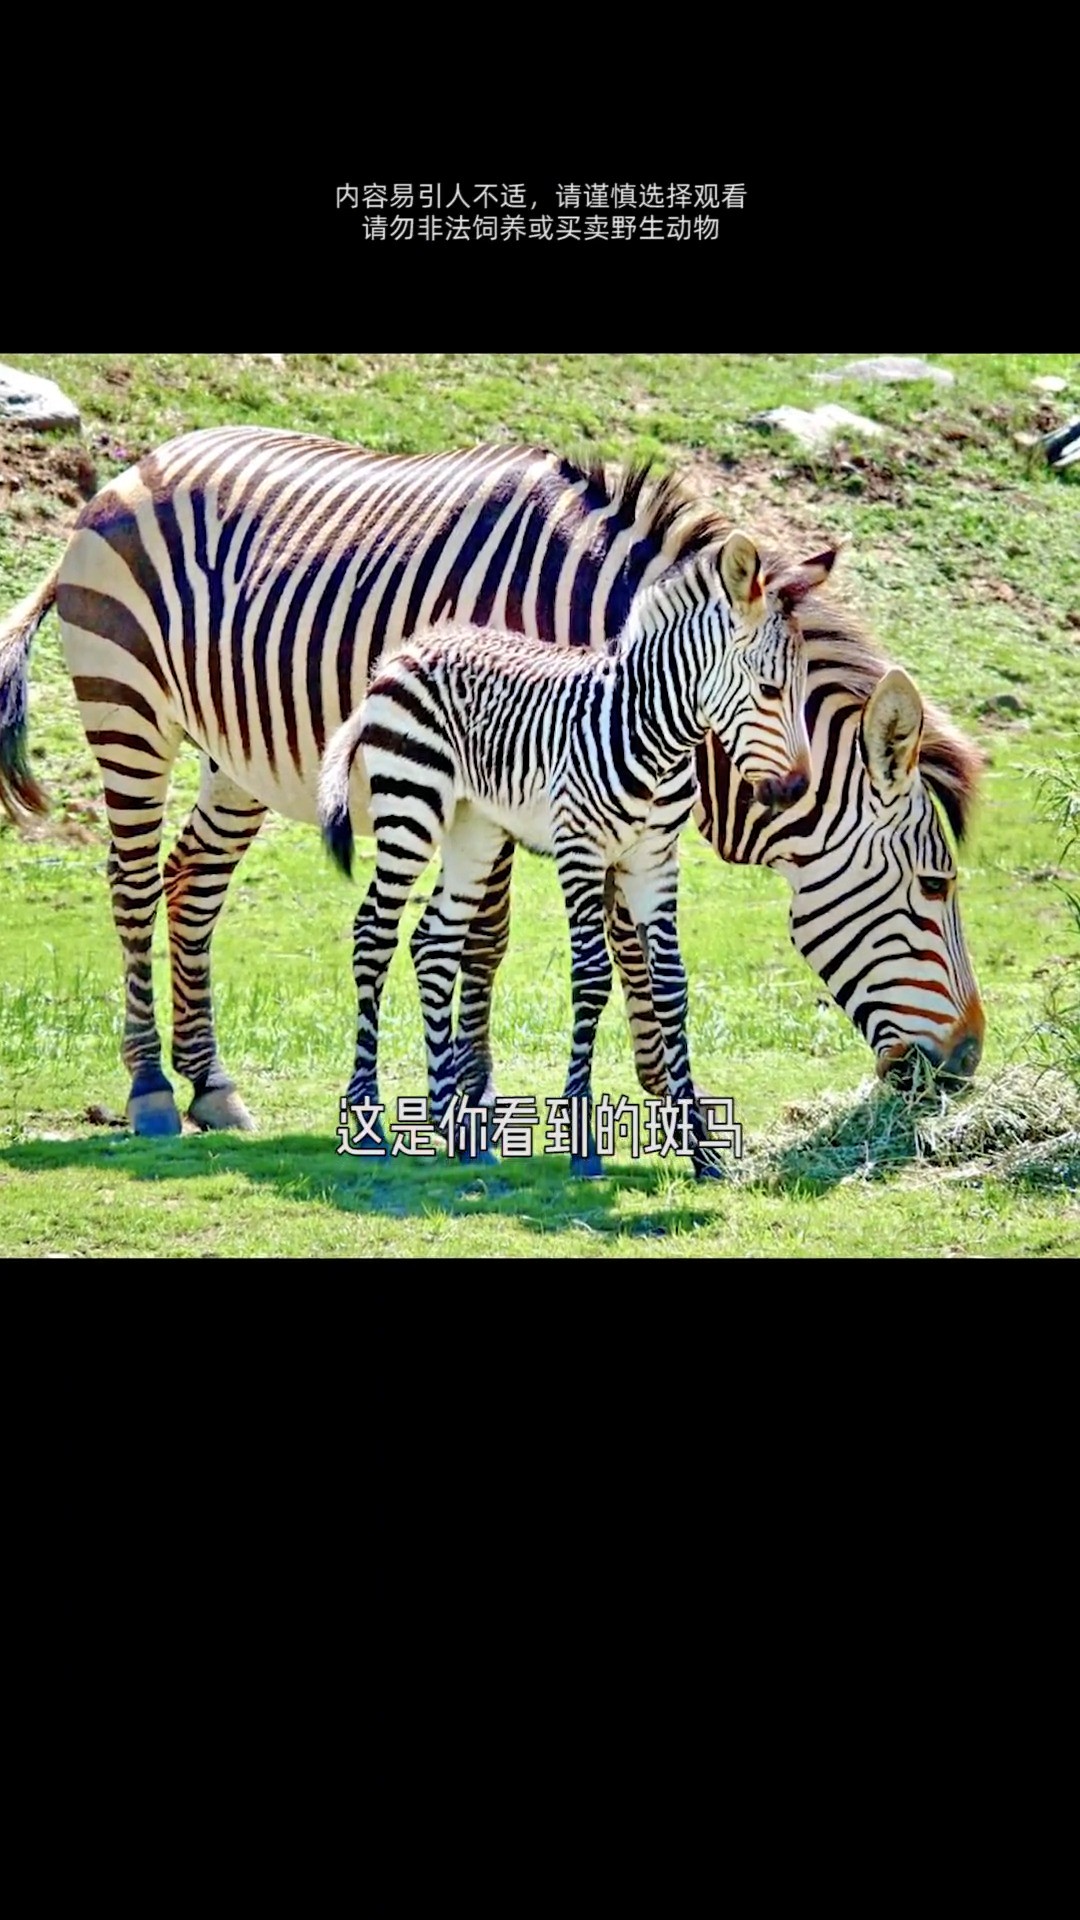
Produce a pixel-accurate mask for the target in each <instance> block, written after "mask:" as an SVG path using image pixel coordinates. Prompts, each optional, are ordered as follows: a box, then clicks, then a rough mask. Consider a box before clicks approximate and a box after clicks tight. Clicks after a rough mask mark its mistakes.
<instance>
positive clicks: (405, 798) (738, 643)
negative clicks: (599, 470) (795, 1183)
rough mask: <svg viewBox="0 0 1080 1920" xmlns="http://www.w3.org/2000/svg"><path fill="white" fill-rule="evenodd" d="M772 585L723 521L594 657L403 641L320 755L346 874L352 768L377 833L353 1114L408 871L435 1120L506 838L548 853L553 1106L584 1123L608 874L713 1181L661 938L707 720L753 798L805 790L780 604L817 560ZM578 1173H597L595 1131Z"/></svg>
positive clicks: (471, 636)
mask: <svg viewBox="0 0 1080 1920" xmlns="http://www.w3.org/2000/svg"><path fill="white" fill-rule="evenodd" d="M833 558H834V556H833V554H832V553H831V552H830V553H829V554H827V555H823V556H822V557H821V558H820V559H819V561H818V562H816V563H815V564H814V565H813V566H809V565H808V566H807V567H805V568H803V569H801V570H799V572H798V574H792V575H788V576H786V577H783V578H781V579H779V580H776V581H774V582H773V584H772V586H771V587H770V588H769V589H768V590H767V591H766V590H765V589H763V586H762V580H761V567H760V562H759V558H758V554H757V551H756V549H755V548H754V546H753V543H752V542H751V541H750V539H749V538H748V536H747V535H745V534H743V533H740V532H734V533H733V534H732V535H731V536H730V538H729V539H728V540H727V542H726V543H725V545H724V547H723V548H722V549H721V552H720V555H719V562H718V565H717V566H716V567H713V566H712V564H711V563H706V562H705V561H703V560H701V559H698V560H695V561H694V562H692V563H691V564H690V566H689V567H688V569H687V570H686V572H685V573H684V574H680V575H678V576H676V577H674V578H672V579H671V580H669V581H665V582H663V583H661V584H657V585H654V586H652V587H650V588H648V589H646V590H645V591H644V592H643V593H642V594H641V595H640V596H639V597H638V599H637V600H636V601H635V602H634V604H633V606H632V608H631V613H630V619H629V621H628V623H627V627H626V629H625V631H624V633H623V635H622V636H621V637H620V640H619V642H618V644H617V646H616V647H615V648H614V649H613V651H612V652H611V653H610V654H606V655H596V654H591V653H588V654H580V653H567V652H556V651H547V650H541V649H539V648H537V647H536V645H535V644H534V643H533V642H532V641H530V640H526V639H523V638H521V637H520V636H517V635H512V634H508V633H506V632H505V631H503V630H500V629H490V628H454V629H451V630H450V631H449V632H445V633H439V634H437V636H436V637H435V638H434V639H431V640H429V641H428V642H427V643H426V644H424V645H422V646H419V647H417V646H415V645H413V646H409V647H407V648H406V649H405V650H404V651H402V652H400V653H399V654H398V655H397V656H396V657H395V658H394V659H393V660H392V661H391V662H390V664H389V665H388V666H387V667H386V668H384V669H383V670H382V671H381V672H380V673H379V674H378V675H377V676H376V678H375V679H374V680H373V682H372V683H371V686H370V688H369V690H368V694H367V698H366V700H365V701H364V703H363V705H362V707H361V708H360V709H359V710H358V712H357V713H356V714H355V715H353V716H352V717H351V718H350V719H349V720H348V721H346V723H345V724H344V726H343V727H341V728H340V729H339V731H338V733H336V734H335V735H334V738H333V739H332V740H331V742H330V745H329V747H328V748H327V752H326V756H325V759H324V763H323V771H322V777H321V781H320V793H319V820H320V824H321V826H322V829H323V834H324V837H325V838H326V840H327V843H328V845H329V846H330V848H331V851H332V852H333V853H334V854H335V857H336V858H337V860H338V862H339V864H340V865H341V866H342V867H343V868H344V869H345V870H346V871H349V869H350V866H351V857H352V824H351V820H350V792H349V788H350V774H351V771H352V768H353V763H354V761H355V760H356V759H357V756H359V758H360V761H361V763H362V765H361V773H362V775H363V778H362V779H361V781H360V782H359V784H358V789H357V792H356V795H355V805H356V807H357V812H358V814H359V816H360V818H361V819H366V820H370V822H371V825H372V827H373V829H374V833H375V838H376V846H377V856H376V870H375V874H374V877H373V879H372V881H371V885H370V887H369V888H368V891H367V894H366V897H365V899H364V901H363V903H362V905H361V907H360V910H359V913H358V914H357V917H356V926H355V932H354V950H353V959H354V972H355V977H356V986H357V1000H358V1030H357V1049H356V1063H355V1068H354V1072H353V1077H352V1080H351V1082H350V1085H349V1089H348V1094H347V1099H348V1102H349V1103H350V1104H354V1105H355V1104H363V1105H376V1106H377V1105H378V1104H379V1096H378V1084H377V1056H378V1018H379V1002H380V998H381V994H382V989H383V984H384V982H385V979H386V974H387V971H388V969H389V965H390V961H391V959H392V957H393V953H394V951H395V948H396V945H397V935H398V925H399V922H400V918H401V914H402V912H403V911H404V908H405V905H406V903H407V901H408V898H409V894H410V893H411V890H412V887H413V884H414V882H415V881H416V879H417V877H418V876H419V874H420V873H421V872H422V871H423V869H424V867H425V866H426V865H427V863H428V861H429V860H430V858H431V856H432V854H433V853H434V851H435V850H436V848H438V847H441V849H442V872H441V875H440V879H439V884H438V887H437V889H436V892H435V894H434V896H433V898H432V900H431V901H430V903H429V905H428V908H427V910H426V912H425V914H424V916H423V918H422V919H421V921H420V923H419V925H418V927H417V929H416V932H415V934H414V936H413V940H412V955H413V962H414V965H415V968H416V974H417V980H418V983H419V987H420V997H421V1005H422V1008H423V1014H424V1028H425V1039H426V1043H427V1053H428V1071H429V1087H430V1099H431V1112H432V1116H433V1118H434V1120H435V1123H436V1125H437V1126H443V1127H445V1123H446V1115H447V1109H448V1107H449V1105H450V1102H451V1099H452V1097H453V1094H454V1091H455V1072H454V1049H453V1043H452V1019H451V1004H452V996H453V991H454V986H455V983H456V979H457V974H458V969H459V966H460V961H461V954H462V950H463V947H464V944H465V938H466V935H467V932H468V928H469V923H470V921H471V919H472V916H473V913H474V912H475V910H476V907H477V906H478V905H479V903H480V902H481V901H482V899H483V895H484V891H485V888H486V886H487V884H488V882H489V879H490V875H491V872H492V869H493V867H495V866H496V864H497V863H498V860H499V856H500V852H501V849H502V846H503V843H504V841H505V839H506V838H507V836H508V835H509V836H510V837H512V838H513V839H515V840H523V841H525V842H526V844H528V845H529V846H531V847H533V848H535V849H536V850H537V851H539V852H542V853H550V854H553V855H554V856H555V861H556V865H557V868H558V873H559V880H560V884H561V886H562V890H563V898H564V902H565V906H566V911H567V918H568V921H569V926H570V947H571V989H572V1001H573V1012H574V1031H573V1041H572V1048H571V1059H570V1068H569V1073H568V1077H567V1083H566V1098H567V1100H568V1101H574V1102H578V1101H580V1102H583V1103H584V1112H585V1114H586V1115H587V1116H588V1115H590V1114H591V1101H592V1089H591V1076H592V1057H593V1045H594V1041H595V1035H596V1027H597V1022H598V1021H599V1018H600V1015H601V1013H602V1012H603V1009H604V1007H605V1005H606V1003H607V999H608V996H609V994H610V991H611V980H612V974H611V963H610V960H609V958H608V953H607V946H606V942H605V937H604V877H605V874H606V873H607V871H608V870H609V869H611V868H617V870H618V873H619V876H620V884H621V887H622V892H623V897H624V899H625V900H626V902H627V905H628V908H629V912H630V916H631V920H632V923H633V926H634V928H635V930H636V932H637V936H638V938H639V940H640V942H641V946H642V949H643V951H644V952H645V954H646V955H647V965H648V977H649V988H650V994H651V1004H652V1008H653V1012H654V1015H655V1018H656V1021H657V1023H658V1025H659V1027H660V1030H661V1033H662V1036H663V1050H664V1078H665V1083H666V1088H667V1091H668V1096H669V1098H670V1099H671V1100H672V1101H675V1102H681V1101H683V1100H685V1101H686V1102H687V1103H688V1107H687V1111H688V1117H689V1121H690V1126H691V1128H692V1130H693V1137H694V1140H695V1146H694V1149H693V1155H692V1157H693V1160H694V1165H695V1168H696V1170H697V1171H698V1173H699V1174H702V1173H705V1172H706V1171H716V1170H717V1169H716V1165H715V1159H716V1156H715V1155H710V1152H709V1149H708V1148H707V1146H706V1145H705V1133H706V1130H707V1129H706V1125H705V1120H704V1116H703V1115H702V1114H701V1113H700V1111H699V1110H697V1109H696V1107H695V1105H694V1101H693V1085H692V1081H691V1078H690V1066H689V1055H688V1049H687V1039H686V1005H687V992H686V976H685V973H684V970H683V966H682V961H681V958H680V955H679V947H678V938H677V933H676V885H677V845H678V836H679V833H680V832H681V829H682V827H683V826H684V825H685V823H686V820H687V819H688V817H689V814H690V811H691V808H692V806H693V804H694V798H695V792H696V787H695V781H694V774H693V765H692V760H691V757H690V756H691V752H692V749H693V748H694V747H695V746H696V745H697V744H698V743H699V742H700V741H702V740H703V739H704V738H705V735H706V732H707V731H708V730H709V729H710V728H712V730H713V731H714V732H715V733H716V735H717V737H718V738H719V739H720V740H721V742H722V743H723V745H724V747H725V749H726V750H727V752H728V753H729V754H730V755H731V756H732V759H733V761H734V762H735V764H736V765H738V766H739V767H740V769H741V770H742V772H743V773H744V774H746V775H748V776H749V777H751V778H754V779H757V780H758V781H759V785H758V788H757V791H758V792H759V793H761V792H762V790H763V789H764V790H766V791H767V795H768V797H769V798H770V799H775V798H776V797H777V796H778V795H780V794H783V796H784V797H785V798H791V799H794V798H796V797H798V796H799V795H800V794H801V793H803V792H804V791H805V788H806V780H807V776H806V772H805V771H804V769H805V768H806V766H807V765H808V756H809V741H808V739H807V736H806V732H805V721H804V718H803V703H804V694H805V681H806V669H805V661H804V657H803V652H802V644H801V639H800V636H799V631H798V626H797V622H796V618H795V616H794V608H795V607H796V605H797V602H798V600H799V599H800V598H802V597H804V596H805V595H806V594H807V593H808V592H809V591H810V590H811V589H812V588H813V587H814V586H816V585H820V583H821V581H822V580H823V579H824V578H825V576H826V574H827V572H828V570H829V568H830V567H831V565H832V562H833ZM572 1164H573V1168H574V1171H576V1172H578V1173H585V1174H592V1173H598V1172H600V1171H601V1167H600V1163H599V1160H598V1159H597V1157H596V1154H595V1147H594V1145H593V1144H592V1141H591V1133H590V1144H589V1147H588V1150H587V1152H586V1153H585V1155H578V1156H572Z"/></svg>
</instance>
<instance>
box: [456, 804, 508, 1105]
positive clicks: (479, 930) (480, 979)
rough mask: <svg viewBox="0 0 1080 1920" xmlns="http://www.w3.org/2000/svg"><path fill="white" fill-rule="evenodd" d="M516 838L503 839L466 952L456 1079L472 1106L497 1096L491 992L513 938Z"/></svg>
mask: <svg viewBox="0 0 1080 1920" xmlns="http://www.w3.org/2000/svg"><path fill="white" fill-rule="evenodd" d="M513 862H514V842H513V841H512V840H504V842H503V844H502V847H501V848H500V850H499V857H498V859H497V860H496V862H495V865H494V867H493V868H492V871H491V874H490V875H489V878H488V883H487V886H486V888H485V889H484V897H483V899H482V900H481V902H480V904H479V906H478V907H477V909H476V912H475V914H474V916H473V918H472V920H471V922H470V924H469V930H468V933H467V934H466V936H465V947H464V951H463V953H462V956H461V992H460V994H459V996H458V1022H457V1039H456V1041H455V1043H454V1080H455V1082H456V1085H457V1089H458V1092H459V1093H460V1094H461V1096H462V1098H463V1099H464V1100H466V1101H467V1103H468V1104H469V1106H481V1105H485V1104H486V1105H488V1106H491V1105H492V1104H493V1103H494V1099H495V1085H494V1069H493V1066H492V1060H491V995H492V989H493V987H494V985H495V975H496V973H497V972H498V970H499V967H500V966H501V964H502V961H503V959H504V957H505V954H506V949H507V945H508V943H509V940H510V874H511V870H512V868H513Z"/></svg>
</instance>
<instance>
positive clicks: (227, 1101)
mask: <svg viewBox="0 0 1080 1920" xmlns="http://www.w3.org/2000/svg"><path fill="white" fill-rule="evenodd" d="M188 1115H189V1118H190V1119H192V1120H194V1122H195V1125H196V1126H197V1127H201V1128H202V1130H203V1132H204V1133H216V1132H218V1130H219V1129H220V1128H224V1127H236V1128H238V1129H239V1131H240V1132H241V1133H256V1132H257V1131H258V1128H257V1127H256V1124H255V1121H254V1120H253V1118H252V1116H251V1114H250V1113H249V1112H248V1110H247V1108H246V1107H245V1105H244V1103H243V1101H242V1100H241V1098H240V1095H239V1094H238V1093H237V1091H236V1089H235V1087H217V1088H214V1089H213V1090H211V1091H210V1092H208V1093H200V1094H196V1096H195V1099H194V1100H193V1101H192V1103H191V1105H190V1107H189V1108H188Z"/></svg>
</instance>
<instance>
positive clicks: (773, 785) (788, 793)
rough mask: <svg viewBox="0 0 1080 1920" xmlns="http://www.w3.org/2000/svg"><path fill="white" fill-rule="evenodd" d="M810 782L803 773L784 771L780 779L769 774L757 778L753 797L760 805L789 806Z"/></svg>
mask: <svg viewBox="0 0 1080 1920" xmlns="http://www.w3.org/2000/svg"><path fill="white" fill-rule="evenodd" d="M809 785H810V782H809V780H808V779H807V777H806V775H805V773H786V774H784V776H783V778H782V779H780V780H776V779H773V778H772V777H771V776H770V778H769V779H767V780H759V781H758V783H757V786H756V787H755V788H754V799H755V800H756V801H757V802H758V804H759V806H762V807H790V806H792V805H793V804H794V802H795V801H796V800H801V799H802V797H803V794H804V793H805V792H806V790H807V788H808V787H809Z"/></svg>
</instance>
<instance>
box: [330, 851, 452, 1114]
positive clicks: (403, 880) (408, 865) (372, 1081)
mask: <svg viewBox="0 0 1080 1920" xmlns="http://www.w3.org/2000/svg"><path fill="white" fill-rule="evenodd" d="M405 835H407V837H408V844H405V840H404V838H403V836H405ZM375 837H376V842H377V851H376V858H375V872H374V874H373V875H372V878H371V884H370V886H369V887H368V890H367V893H366V894H365V895H364V899H363V901H362V903H361V906H360V910H359V912H358V913H357V916H356V919H355V921H354V923H353V978H354V979H355V981H356V1009H357V1010H356V1058H355V1061H354V1064H353V1072H352V1079H351V1080H350V1081H349V1086H348V1090H347V1092H346V1095H345V1099H346V1102H347V1104H348V1106H349V1107H350V1108H352V1107H363V1108H364V1109H365V1110H367V1111H368V1113H369V1114H370V1113H371V1112H372V1110H376V1112H378V1111H381V1106H382V1103H381V1101H380V1099H379V1074H378V1065H379V1006H380V1003H381V1001H382V994H383V988H384V986H385V985H386V976H387V973H388V972H389V969H390V962H391V960H392V959H393V957H394V953H395V951H396V949H397V943H398V930H399V927H400V924H401V916H402V914H403V913H404V911H405V908H406V905H407V904H408V899H409V895H410V893H411V892H412V890H413V886H414V884H415V882H416V880H417V878H418V877H419V875H420V874H421V873H422V872H423V870H424V868H425V867H426V866H427V863H428V861H429V860H430V859H431V856H432V854H433V853H434V851H435V847H436V845H437V839H436V837H435V835H434V834H429V833H428V832H427V831H426V829H425V828H424V827H423V826H422V825H421V824H420V822H418V821H409V822H408V823H406V822H405V821H403V820H401V819H396V820H394V821H393V823H392V824H389V825H383V824H380V823H379V822H378V821H376V823H375ZM366 1136H367V1137H370V1138H377V1139H379V1140H381V1142H382V1147H383V1151H384V1152H386V1151H387V1141H386V1132H385V1129H384V1128H383V1126H382V1124H381V1122H380V1121H379V1120H378V1118H377V1117H376V1118H375V1120H374V1122H373V1124H372V1126H371V1127H370V1128H368V1129H367V1130H366Z"/></svg>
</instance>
